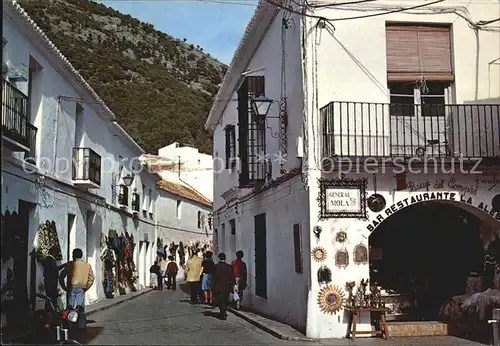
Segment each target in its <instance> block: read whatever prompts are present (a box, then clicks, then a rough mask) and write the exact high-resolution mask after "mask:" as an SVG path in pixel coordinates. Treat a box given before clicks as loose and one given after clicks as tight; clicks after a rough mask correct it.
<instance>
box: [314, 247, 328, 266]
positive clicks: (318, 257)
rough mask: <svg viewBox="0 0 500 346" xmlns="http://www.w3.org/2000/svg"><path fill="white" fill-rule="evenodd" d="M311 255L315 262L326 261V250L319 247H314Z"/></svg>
mask: <svg viewBox="0 0 500 346" xmlns="http://www.w3.org/2000/svg"><path fill="white" fill-rule="evenodd" d="M311 254H312V258H313V260H315V261H316V262H323V261H324V260H325V259H326V250H325V249H324V248H322V247H320V246H318V247H315V248H314V249H313V250H312V253H311Z"/></svg>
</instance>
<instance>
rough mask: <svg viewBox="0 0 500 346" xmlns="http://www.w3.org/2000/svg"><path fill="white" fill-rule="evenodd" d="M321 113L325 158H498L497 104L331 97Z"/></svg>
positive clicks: (499, 122)
mask: <svg viewBox="0 0 500 346" xmlns="http://www.w3.org/2000/svg"><path fill="white" fill-rule="evenodd" d="M320 116H321V121H322V124H321V126H322V141H323V142H322V155H323V157H324V158H332V157H365V158H367V157H401V158H412V157H440V158H452V157H454V158H458V157H461V158H463V159H475V158H493V159H498V158H500V105H498V104H496V105H493V104H463V105H442V104H435V105H428V104H426V105H413V104H383V103H364V102H330V103H329V104H328V105H326V106H325V107H323V108H321V110H320Z"/></svg>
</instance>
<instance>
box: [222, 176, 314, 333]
mask: <svg viewBox="0 0 500 346" xmlns="http://www.w3.org/2000/svg"><path fill="white" fill-rule="evenodd" d="M307 200H308V194H307V192H306V191H305V189H304V185H303V184H302V181H301V179H300V176H296V177H294V178H292V179H291V180H289V181H287V182H285V183H283V184H281V185H279V186H277V187H273V188H271V189H269V190H267V191H265V192H263V193H261V194H259V195H257V196H255V197H253V198H251V199H249V200H246V201H244V202H242V203H239V204H238V207H237V210H238V211H236V209H235V208H234V207H233V208H230V209H228V210H226V211H224V212H223V213H221V214H220V215H219V217H217V218H216V220H215V221H216V223H217V224H216V225H217V236H216V239H217V246H218V249H217V251H218V252H225V253H226V256H227V259H228V262H230V261H232V260H234V259H236V251H238V250H242V251H243V252H244V254H245V255H244V258H243V260H244V261H245V262H246V263H247V269H248V285H249V287H248V290H246V291H245V296H244V304H245V306H248V307H250V308H253V309H255V310H257V311H260V312H262V313H265V314H266V315H268V316H271V317H274V318H276V319H277V320H279V321H282V322H284V323H287V324H289V325H291V326H293V327H294V328H296V329H298V330H302V331H305V327H306V316H307V295H308V287H309V280H310V279H309V278H310V275H311V272H310V268H311V263H310V262H311V261H310V256H309V253H310V247H309V240H308V230H309V220H308V218H309V209H308V205H307V204H308V202H307ZM261 213H266V234H267V236H266V242H267V244H266V245H267V247H266V248H267V296H268V298H267V299H264V298H261V297H259V296H256V295H255V258H254V254H255V247H256V246H258V244H255V238H254V237H255V225H254V216H255V215H258V214H261ZM232 219H235V221H236V234H235V235H231V227H230V223H229V222H230V220H232ZM297 223H299V224H300V227H301V231H302V250H303V257H302V258H303V273H300V274H298V273H296V272H295V261H294V235H293V234H294V233H293V225H294V224H297ZM223 224H224V226H222V225H223ZM223 229H224V230H223Z"/></svg>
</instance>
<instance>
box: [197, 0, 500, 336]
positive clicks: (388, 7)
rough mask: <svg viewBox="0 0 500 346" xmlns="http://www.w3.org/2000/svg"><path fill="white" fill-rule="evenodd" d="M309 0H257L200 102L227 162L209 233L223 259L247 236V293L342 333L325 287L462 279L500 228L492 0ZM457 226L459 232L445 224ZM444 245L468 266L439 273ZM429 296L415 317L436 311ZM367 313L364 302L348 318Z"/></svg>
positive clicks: (291, 316)
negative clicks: (350, 0) (355, 0)
mask: <svg viewBox="0 0 500 346" xmlns="http://www.w3.org/2000/svg"><path fill="white" fill-rule="evenodd" d="M307 4H308V6H306V3H304V2H302V1H301V2H287V1H279V2H278V1H276V2H275V3H273V2H272V1H271V2H269V1H261V2H260V3H259V5H258V7H257V10H256V12H255V14H254V16H253V17H252V19H251V20H250V23H249V25H248V27H247V29H246V31H245V34H244V37H243V39H242V40H241V43H240V45H239V46H238V49H237V51H236V53H235V56H234V58H233V61H232V63H231V65H230V67H229V70H228V73H227V75H226V77H225V79H224V81H223V84H222V86H221V88H220V90H219V93H218V95H217V97H216V100H215V102H214V104H213V106H212V109H211V112H210V115H209V118H208V120H207V123H206V127H207V128H208V129H212V130H213V131H214V153H213V154H214V158H217V157H222V158H224V160H225V161H226V162H227V163H226V170H225V171H223V172H221V173H218V174H216V176H215V180H214V246H215V247H216V248H218V250H219V251H225V252H226V253H229V254H230V256H229V257H230V258H231V259H232V258H234V252H235V251H236V250H239V249H241V250H243V251H244V253H245V259H246V261H247V264H248V269H249V289H248V290H247V291H246V292H245V300H244V302H245V305H248V306H249V307H250V308H253V309H255V310H257V311H260V312H262V313H265V314H266V315H268V316H271V317H274V318H276V319H278V320H280V321H282V322H285V323H288V324H290V325H292V326H293V327H295V328H297V329H299V330H301V331H303V332H304V333H306V335H307V336H308V337H313V338H342V337H345V336H346V335H347V334H348V325H349V315H350V314H349V313H348V312H347V311H346V310H345V309H344V308H343V307H342V305H339V306H337V305H336V304H337V303H338V302H340V303H342V302H343V303H345V300H343V299H341V297H339V296H336V295H335V294H334V293H335V292H336V291H340V292H344V295H345V296H347V293H346V283H347V282H349V281H354V282H355V283H356V285H359V283H360V281H361V280H362V279H370V280H371V281H377V282H378V283H379V284H380V285H381V286H382V288H383V289H385V290H386V291H387V292H389V291H391V290H390V289H389V288H388V286H391V285H392V286H394V287H396V288H395V289H393V291H396V293H397V294H395V295H394V296H398V297H400V298H401V299H403V298H404V299H406V298H407V295H408V290H409V289H408V288H403V285H402V284H396V283H394V282H393V281H391V280H393V278H394V277H395V276H396V277H397V276H398V275H399V276H403V277H404V279H405V280H407V281H408V282H406V284H408V283H409V282H410V281H411V280H410V279H409V278H408V277H407V276H406V275H407V274H406V273H408V272H411V273H412V274H414V275H415V276H416V277H419V279H422V280H427V281H426V282H427V283H430V284H431V285H432V287H436V286H439V285H438V284H437V282H438V281H439V280H438V279H436V277H443V278H444V277H446V280H448V282H451V281H453V280H455V282H454V284H455V286H454V289H455V290H456V292H455V294H458V293H459V292H461V291H464V290H465V281H466V280H469V279H468V276H470V275H469V272H474V273H475V272H477V273H478V276H481V275H483V274H481V273H482V272H481V271H482V269H481V268H482V266H483V257H482V256H483V255H482V251H483V250H484V249H486V248H487V246H488V244H490V243H492V241H493V240H494V239H495V234H497V235H498V234H499V232H500V222H499V221H500V210H499V209H500V206H499V203H500V201H499V199H500V196H499V194H500V187H499V186H500V184H499V180H498V179H499V171H500V162H499V157H500V143H499V140H500V132H499V131H500V130H499V123H500V118H499V117H500V115H499V108H500V80H499V78H498V75H499V73H500V65H499V58H500V57H499V51H500V35H499V29H498V25H497V23H496V22H495V18H496V17H498V16H497V15H496V14H498V13H499V10H500V8H499V7H500V5H499V4H498V2H497V3H495V2H470V3H469V4H468V6H467V7H464V4H463V2H460V1H451V0H450V1H441V2H439V3H437V2H433V3H425V4H424V5H422V2H415V1H404V2H399V3H398V2H394V1H377V2H376V3H369V2H367V3H360V4H351V5H340V4H335V5H332V4H327V3H326V2H321V1H316V2H313V3H311V2H308V3H307ZM283 8H287V9H288V10H284V9H283ZM479 47H480V48H479ZM254 106H260V107H261V109H264V111H263V112H260V111H256V110H255V109H254ZM267 106H269V110H268V112H266V111H265V109H266V108H267ZM283 158H284V159H283ZM426 159H429V160H430V162H429V163H427V170H424V167H425V162H426ZM476 163H479V164H478V165H476ZM450 167H454V169H455V170H454V171H452V170H451V168H450ZM460 167H464V168H463V169H461V168H460ZM473 168H474V169H475V170H476V171H481V172H482V173H481V174H471V173H474V172H471V171H472V170H473ZM431 200H432V201H431ZM425 220H427V223H424V222H425ZM450 220H453V221H450ZM429 221H430V222H429ZM463 225H467V227H465V226H463ZM460 227H465V228H464V229H466V230H467V231H464V232H463V234H468V236H470V238H466V237H465V236H463V235H461V236H451V235H450V233H449V232H450V231H449V230H455V229H461V228H460ZM381 229H382V231H381ZM403 230H405V232H403ZM419 230H420V231H422V230H425V231H426V232H425V234H426V237H429V238H419V237H417V236H416V234H418V232H419ZM429 231H432V232H433V233H432V232H431V233H429ZM438 231H439V232H438ZM398 232H399V233H401V234H404V235H400V236H397V233H398ZM411 232H413V233H411ZM440 232H441V233H440ZM436 234H441V235H440V236H436ZM471 234H473V235H471ZM445 235H446V236H445ZM384 237H385V238H384ZM384 239H385V240H384ZM389 239H393V241H390V240H389ZM422 239H427V240H425V241H424V240H422ZM391 244H392V245H391ZM430 244H434V245H432V246H431V245H430ZM464 244H465V245H464ZM467 244H468V245H469V246H466V245H467ZM471 244H474V245H471ZM424 247H425V248H426V250H425V251H422V249H423V248H424ZM398 248H401V249H403V250H402V251H403V252H405V251H406V254H408V256H407V257H401V253H399V254H398ZM413 249H414V250H413ZM442 249H447V250H446V251H448V255H449V256H450V258H453V259H454V260H455V261H461V260H464V261H465V262H463V263H468V264H467V265H465V264H464V265H463V266H462V267H461V268H467V269H465V270H466V272H461V273H458V274H457V273H455V274H449V273H450V272H451V271H450V268H451V267H450V266H453V264H450V263H449V262H446V261H444V260H442V259H441V260H440V259H438V254H439V253H440V251H444V250H442ZM412 251H416V252H412ZM399 252H401V251H399ZM312 253H316V254H317V256H313V255H312ZM410 253H411V256H416V257H415V258H418V260H417V261H419V262H420V263H421V265H423V263H425V264H426V265H427V268H433V270H431V271H432V275H434V276H435V277H434V278H430V276H429V275H428V276H425V275H422V274H418V273H419V270H421V269H422V267H421V266H420V267H419V266H418V265H415V264H412V263H410V262H409V261H408V260H407V259H405V258H411V256H410V255H409V254H410ZM422 253H426V255H427V256H428V257H429V258H432V261H431V260H425V259H423V258H422ZM324 254H326V258H324V256H323V255H324ZM384 254H385V255H384ZM465 254H466V255H465ZM398 256H399V257H398ZM432 256H434V257H432ZM384 259H387V260H386V261H384ZM433 261H434V262H433ZM443 261H444V262H443ZM437 263H439V265H438V264H437ZM443 263H444V264H443ZM456 263H457V262H455V264H456ZM460 263H462V262H460ZM470 263H474V264H470ZM497 263H500V261H499V260H497ZM395 264H401V266H402V268H400V267H397V265H395ZM412 266H413V267H412ZM319 269H328V270H329V271H330V272H331V277H330V278H328V275H326V279H324V278H323V279H321V280H320V279H319V278H318V275H319V274H321V273H323V274H324V273H325V271H319ZM401 273H403V274H401ZM445 274H446V275H451V276H446V275H445ZM453 275H455V276H453ZM325 282H326V284H325ZM457 287H458V288H457ZM452 291H453V290H452V289H449V290H448V291H446V292H444V293H443V295H448V296H449V295H452ZM332 292H333V293H332ZM391 292H392V291H391ZM330 294H333V296H329V295H330ZM432 294H433V293H428V296H431V295H432ZM460 294H462V293H460ZM448 296H447V297H448ZM331 297H336V299H333V300H331V302H330V303H329V304H326V303H325V301H326V300H327V299H328V298H331ZM393 298H394V297H393ZM448 298H449V297H448ZM394 299H396V300H397V299H399V298H394ZM334 300H335V302H334ZM441 303H442V300H440V301H438V302H437V303H436V304H437V305H435V306H431V307H429V309H428V310H429V311H430V312H429V311H427V310H426V311H425V312H422V311H417V312H418V313H421V314H422V315H425V314H427V315H426V316H424V317H420V319H424V320H425V319H427V320H437V317H436V316H435V312H436V310H439V304H441ZM393 312H394V311H393ZM433 314H434V315H433ZM393 315H394V316H393V317H394V318H395V319H396V318H399V317H403V318H406V320H409V321H412V320H413V321H415V320H418V319H419V318H417V317H414V316H413V315H412V314H411V313H407V312H404V313H403V312H398V313H396V312H395V313H394V314H393ZM396 315H397V316H396ZM400 315H401V316H400ZM372 328H373V327H372V326H371V324H370V314H369V313H368V312H367V313H366V314H365V313H362V315H361V317H360V321H359V324H358V331H368V330H372Z"/></svg>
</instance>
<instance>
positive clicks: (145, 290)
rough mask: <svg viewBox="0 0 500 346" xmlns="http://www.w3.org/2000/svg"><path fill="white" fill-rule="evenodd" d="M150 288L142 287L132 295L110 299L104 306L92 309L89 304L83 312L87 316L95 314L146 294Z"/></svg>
mask: <svg viewBox="0 0 500 346" xmlns="http://www.w3.org/2000/svg"><path fill="white" fill-rule="evenodd" d="M152 290H153V289H152V288H149V287H148V288H146V289H144V290H140V291H139V292H135V294H134V295H130V296H125V298H123V299H120V300H116V301H112V302H110V303H109V304H107V305H104V306H101V307H99V308H94V309H92V305H89V307H88V309H87V311H86V312H85V314H86V315H87V316H90V315H92V314H95V313H96V312H100V311H103V310H107V309H109V308H113V307H115V306H117V305H120V304H122V303H124V302H128V301H130V300H132V299H135V298H137V297H140V296H142V295H144V294H146V293H149V292H151V291H152Z"/></svg>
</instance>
